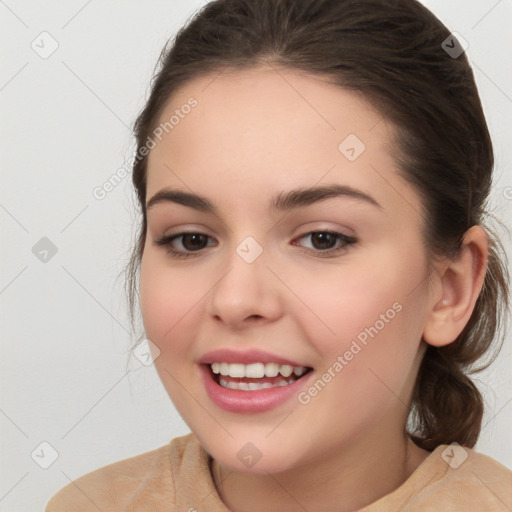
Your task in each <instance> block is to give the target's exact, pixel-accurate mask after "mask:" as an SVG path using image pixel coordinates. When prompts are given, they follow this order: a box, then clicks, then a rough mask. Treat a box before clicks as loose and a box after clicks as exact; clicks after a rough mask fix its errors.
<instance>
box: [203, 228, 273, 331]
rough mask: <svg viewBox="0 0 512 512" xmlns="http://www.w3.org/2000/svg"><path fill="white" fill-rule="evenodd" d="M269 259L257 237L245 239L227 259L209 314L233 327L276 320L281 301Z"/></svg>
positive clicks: (211, 301) (210, 303)
mask: <svg viewBox="0 0 512 512" xmlns="http://www.w3.org/2000/svg"><path fill="white" fill-rule="evenodd" d="M268 256H269V251H267V250H266V249H264V247H263V246H262V245H261V244H259V242H258V241H257V240H256V239H255V238H254V237H251V236H248V237H246V238H245V239H243V240H242V242H240V243H239V244H238V245H237V246H236V247H235V248H234V250H232V252H231V254H230V256H229V257H226V261H225V263H226V271H225V272H224V273H223V277H222V278H221V279H220V280H219V282H218V283H217V284H216V285H215V286H214V288H213V289H212V291H211V294H210V299H209V303H208V312H209V314H210V315H212V316H215V317H217V318H218V319H221V320H223V321H224V322H225V323H227V324H233V325H237V324H240V323H243V322H244V320H246V319H249V318H254V317H258V318H260V317H261V318H263V319H267V320H274V319H275V318H277V317H278V316H279V315H280V314H281V301H280V298H279V296H278V295H279V290H278V283H277V282H276V279H275V277H274V276H273V274H272V272H270V271H269V269H268V268H267V265H268V264H269V258H268Z"/></svg>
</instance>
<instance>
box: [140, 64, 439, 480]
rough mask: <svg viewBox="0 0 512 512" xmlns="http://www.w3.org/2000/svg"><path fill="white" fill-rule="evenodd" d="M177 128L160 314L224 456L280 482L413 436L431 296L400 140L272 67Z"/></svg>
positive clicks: (152, 190)
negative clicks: (413, 396)
mask: <svg viewBox="0 0 512 512" xmlns="http://www.w3.org/2000/svg"><path fill="white" fill-rule="evenodd" d="M191 98H193V99H191ZM187 105H188V106H187ZM160 122H161V123H166V122H167V125H163V124H162V125H161V127H160V128H157V130H158V131H155V132H154V135H152V139H153V142H151V143H148V147H151V148H152V149H151V151H150V155H149V160H148V176H147V201H148V209H147V220H148V230H147V237H146V242H145V249H144V255H143V258H142V265H141V282H140V298H141V307H142V315H143V319H144V326H145V330H146V336H147V338H148V339H149V340H150V341H151V342H152V343H154V345H156V347H158V349H159V351H160V354H159V356H158V357H157V358H156V360H155V365H156V368H157V370H158V373H159V375H160V378H161V380H162V382H163V384H164V386H165V388H166V390H167V392H168V393H169V395H170V397H171V399H172V400H173V402H174V404H175V405H176V407H177V409H178V411H179V412H180V414H181V415H182V417H183V418H184V420H185V421H186V422H187V423H188V425H189V426H190V428H191V429H192V431H193V432H195V433H196V435H197V436H198V437H199V439H200V441H201V442H202V444H203V445H204V446H205V448H206V449H207V451H208V452H209V453H210V454H211V455H212V456H213V457H214V458H215V459H217V460H218V461H219V462H220V463H221V464H222V465H224V466H226V467H229V468H231V469H234V470H238V471H245V472H254V473H263V472H267V471H269V472H272V473H273V472H278V471H284V470H287V469H292V468H296V467H299V466H300V465H301V464H305V463H308V464H310V463H312V462H314V461H315V460H320V458H321V459H324V460H325V459H326V458H329V457H331V456H336V454H337V453H339V452H340V450H347V449H349V447H351V446H355V445H359V446H360V445H361V443H365V444H366V446H367V449H371V445H372V443H382V442H386V440H389V439H390V438H392V437H396V436H402V435H403V426H404V422H405V419H406V417H407V415H408V408H407V406H406V404H407V403H408V402H409V398H410V393H411V389H412V386H413V383H414V378H415V375H416V372H417V368H418V363H419V360H420V356H421V354H422V346H421V337H422V332H423V328H424V325H425V322H426V318H427V303H428V301H429V300H430V297H429V279H428V270H427V268H428V265H427V253H426V250H425V246H424V243H423V239H422V226H423V224H424V219H423V218H422V216H421V204H420V199H419V196H418V194H417V193H416V192H415V191H414V190H413V189H412V188H411V186H410V185H409V184H407V182H406V181H404V180H403V179H402V178H401V177H400V176H399V175H398V174H397V171H396V166H395V159H394V156H395V155H394V154H393V150H392V147H391V145H390V139H391V135H392V128H391V126H390V125H389V124H388V123H387V122H386V121H385V120H384V119H382V118H381V117H380V116H379V114H378V113H377V112H375V111H374V110H373V109H372V108H370V107H369V106H368V105H367V104H366V103H364V102H362V101H361V100H360V99H358V97H357V96H355V95H354V94H353V93H350V92H347V91H346V90H343V89H341V88H339V87H338V86H335V85H332V84H330V83H327V82H326V81H323V80H320V79H319V78H318V77H317V78H314V77H312V76H310V75H304V74H301V73H300V72H297V71H290V70H284V69H281V70H279V71H276V70H274V69H270V68H258V69H253V70H250V71H243V72H240V71H238V72H232V73H223V74H220V75H211V76H207V77H202V78H200V79H196V80H194V81H191V82H189V83H188V84H187V85H186V86H184V87H183V88H182V89H181V90H179V91H178V93H176V94H175V95H174V96H173V97H172V98H171V101H170V102H169V104H168V105H167V106H166V108H165V111H164V112H163V114H162V116H161V118H160ZM160 139H161V140H160ZM155 144H156V145H155ZM329 191H330V193H328V192H329ZM176 193H180V194H181V195H176ZM196 196H199V197H200V198H203V199H202V200H200V199H198V198H197V197H196ZM183 233H188V235H186V236H178V235H182V234H183ZM194 234H196V235H195V236H194ZM173 237H175V238H174V239H173ZM165 241H166V242H167V245H163V242H165ZM156 242H160V243H159V244H157V243H156ZM171 250H174V251H177V252H178V255H176V254H173V253H171ZM180 255H181V256H185V255H188V257H180ZM290 366H291V368H290ZM276 373H277V376H276ZM290 373H291V375H290ZM222 374H226V375H222ZM241 375H244V377H243V378H242V377H240V376H241ZM294 379H296V380H295V381H294Z"/></svg>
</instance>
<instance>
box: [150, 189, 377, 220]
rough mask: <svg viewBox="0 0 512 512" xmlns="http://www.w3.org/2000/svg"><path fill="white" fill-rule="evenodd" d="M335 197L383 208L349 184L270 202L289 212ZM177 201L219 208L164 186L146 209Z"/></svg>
mask: <svg viewBox="0 0 512 512" xmlns="http://www.w3.org/2000/svg"><path fill="white" fill-rule="evenodd" d="M333 197H349V198H352V199H358V200H360V201H364V202H366V203H368V204H371V205H373V206H376V207H377V208H381V209H382V206H381V205H380V204H379V203H378V202H377V201H376V200H375V199H374V198H373V197H372V196H370V195H368V194H366V193H364V192H362V191H361V190H357V189H355V188H352V187H349V186H348V185H339V184H332V185H327V186H319V187H311V188H299V189H295V190H290V191H288V192H280V193H279V194H277V196H275V197H274V198H273V199H272V201H271V203H270V210H271V211H272V212H273V213H279V212H287V211H290V210H294V209H296V208H299V207H301V206H309V205H312V204H314V203H317V202H320V201H324V200H326V199H331V198H333ZM167 202H171V203H176V204H181V205H183V206H187V207H189V208H193V209H194V210H198V211H200V212H205V213H213V214H215V215H217V213H218V212H217V208H216V207H215V205H214V204H213V203H212V202H211V201H210V200H209V199H208V198H206V197H203V196H199V195H197V194H192V193H189V192H185V191H181V190H171V189H169V188H164V189H162V190H160V191H159V192H157V193H156V194H155V195H154V196H153V197H152V198H151V199H150V200H149V201H148V202H147V203H146V210H149V209H150V208H152V207H153V206H155V205H157V204H160V203H167Z"/></svg>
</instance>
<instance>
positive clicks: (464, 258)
mask: <svg viewBox="0 0 512 512" xmlns="http://www.w3.org/2000/svg"><path fill="white" fill-rule="evenodd" d="M488 253H489V238H488V236H487V233H486V232H485V230H484V229H483V228H482V227H481V226H473V227H471V228H470V229H468V231H466V233H465V234H464V238H463V241H462V244H461V247H460V250H459V252H458V254H457V256H456V257H455V258H453V259H451V260H449V261H448V262H444V263H442V264H441V265H439V266H438V268H437V276H436V279H435V284H434V289H433V293H432V299H431V301H430V303H429V312H428V317H427V321H426V324H425V328H424V331H423V339H424V340H425V342H427V343H428V344H429V345H433V346H436V347H441V346H444V345H448V344H449V343H452V342H453V341H455V339H456V338H457V336H458V335H459V334H460V333H461V332H462V330H463V329H464V327H465V326H466V324H467V323H468V321H469V319H470V317H471V314H472V313H473V310H474V308H475V303H476V300H477V299H478V296H479V294H480V291H481V290H482V286H483V284H484V277H485V272H486V269H487V259H488Z"/></svg>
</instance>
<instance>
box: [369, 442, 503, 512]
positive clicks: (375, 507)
mask: <svg viewBox="0 0 512 512" xmlns="http://www.w3.org/2000/svg"><path fill="white" fill-rule="evenodd" d="M511 508H512V471H510V470H509V469H507V468H506V467H505V466H503V465H502V464H500V463H499V462H497V461H496V460H494V459H492V458H491V457H488V456H487V455H483V454H481V453H479V452H477V451H475V450H473V449H470V448H466V447H462V446H459V445H457V444H452V445H441V446H438V447H437V448H436V449H435V450H434V451H433V452H432V453H431V454H430V455H429V456H428V457H427V458H426V459H425V461H424V462H423V463H422V464H421V465H420V466H419V467H418V468H417V469H416V471H415V472H414V473H413V474H412V475H411V476H410V477H409V479H408V480H406V481H405V482H404V483H403V484H402V485H401V486H400V487H399V488H398V489H396V490H395V491H394V492H392V493H391V494H389V495H387V496H385V497H383V498H382V499H381V500H378V501H377V502H375V503H373V504H372V505H371V506H369V507H367V508H366V509H364V510H365V512H370V511H371V512H373V511H379V512H388V511H391V510H400V511H403V512H416V511H421V512H437V511H438V510H444V511H446V512H455V511H457V512H458V511H461V512H462V511H464V512H481V511H482V510H496V511H498V510H510V509H511Z"/></svg>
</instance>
